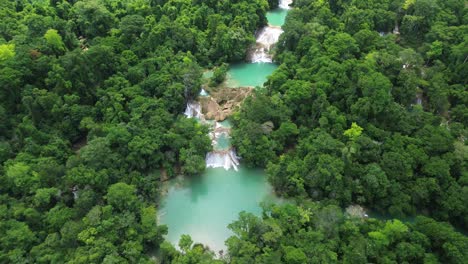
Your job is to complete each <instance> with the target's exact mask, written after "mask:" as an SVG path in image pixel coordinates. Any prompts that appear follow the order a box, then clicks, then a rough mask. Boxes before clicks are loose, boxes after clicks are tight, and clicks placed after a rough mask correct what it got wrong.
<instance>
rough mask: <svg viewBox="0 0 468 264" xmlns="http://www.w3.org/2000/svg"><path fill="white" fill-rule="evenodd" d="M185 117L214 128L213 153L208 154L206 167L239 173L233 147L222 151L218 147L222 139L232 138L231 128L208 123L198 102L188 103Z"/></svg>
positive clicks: (237, 158)
mask: <svg viewBox="0 0 468 264" xmlns="http://www.w3.org/2000/svg"><path fill="white" fill-rule="evenodd" d="M207 96H209V95H207ZM184 115H185V116H186V117H188V118H197V119H198V120H200V122H202V123H203V124H208V125H211V126H212V131H211V133H210V137H211V145H212V146H213V151H211V152H208V153H207V154H206V158H205V162H206V167H207V168H224V169H225V170H229V169H231V168H233V169H234V170H236V171H237V169H238V166H239V157H238V156H237V153H236V150H235V149H234V148H233V147H231V146H227V147H226V148H221V149H220V148H218V147H217V146H218V143H219V141H220V139H221V138H222V137H224V138H226V139H229V138H230V133H231V128H230V127H226V126H223V124H222V123H220V122H215V123H214V125H213V124H210V122H207V121H206V119H205V115H203V113H202V110H201V105H200V103H199V102H196V101H189V102H187V107H186V108H185V112H184Z"/></svg>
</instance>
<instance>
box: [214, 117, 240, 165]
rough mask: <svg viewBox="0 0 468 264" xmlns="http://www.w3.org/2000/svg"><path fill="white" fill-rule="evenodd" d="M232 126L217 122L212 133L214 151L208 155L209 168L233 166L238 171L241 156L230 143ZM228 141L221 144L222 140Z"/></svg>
mask: <svg viewBox="0 0 468 264" xmlns="http://www.w3.org/2000/svg"><path fill="white" fill-rule="evenodd" d="M230 133H231V128H230V127H226V126H223V124H222V123H220V122H216V123H215V125H214V128H213V130H212V132H211V134H210V136H211V144H212V145H213V151H211V152H209V153H208V154H207V155H206V167H208V168H221V167H222V168H224V169H225V170H229V169H230V168H233V169H234V170H236V171H237V167H238V166H239V157H238V156H237V153H236V150H235V149H234V148H233V147H232V146H231V144H230V143H229V138H230ZM223 140H224V141H226V142H225V144H224V145H223V144H221V143H222V142H221V141H223Z"/></svg>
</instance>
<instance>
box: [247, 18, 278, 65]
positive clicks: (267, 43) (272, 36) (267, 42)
mask: <svg viewBox="0 0 468 264" xmlns="http://www.w3.org/2000/svg"><path fill="white" fill-rule="evenodd" d="M282 33H283V30H282V29H281V27H275V26H266V27H264V28H262V30H260V32H259V33H258V35H257V44H256V47H255V49H254V50H253V52H252V53H251V55H250V61H252V62H253V63H257V62H267V63H271V62H272V57H271V55H270V54H269V52H270V48H271V47H272V46H273V45H274V44H275V43H276V42H278V39H279V36H280V35H281V34H282Z"/></svg>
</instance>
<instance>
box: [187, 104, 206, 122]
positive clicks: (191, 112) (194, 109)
mask: <svg viewBox="0 0 468 264" xmlns="http://www.w3.org/2000/svg"><path fill="white" fill-rule="evenodd" d="M184 115H185V116H186V117H188V118H198V119H200V120H202V121H203V120H205V117H204V115H203V114H202V111H201V105H200V103H199V102H197V101H188V102H187V107H186V108H185V112H184Z"/></svg>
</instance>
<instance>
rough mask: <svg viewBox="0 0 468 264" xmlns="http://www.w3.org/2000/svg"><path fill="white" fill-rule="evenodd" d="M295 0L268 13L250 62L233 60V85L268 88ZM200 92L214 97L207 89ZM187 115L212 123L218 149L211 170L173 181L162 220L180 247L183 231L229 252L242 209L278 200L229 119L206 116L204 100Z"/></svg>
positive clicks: (251, 209)
mask: <svg viewBox="0 0 468 264" xmlns="http://www.w3.org/2000/svg"><path fill="white" fill-rule="evenodd" d="M291 2H292V1H287V0H281V1H280V8H278V9H276V10H273V11H271V12H268V13H267V18H268V21H269V23H270V25H268V26H266V27H264V28H263V29H261V30H259V31H258V33H257V34H256V39H257V43H256V45H255V47H254V48H253V49H252V51H251V52H250V54H249V61H250V62H248V63H239V64H233V65H231V66H230V69H229V71H228V76H227V81H226V84H227V86H228V87H231V88H237V87H247V86H249V87H257V86H263V83H264V82H265V81H266V79H267V77H268V76H269V75H270V74H271V73H272V72H273V71H274V70H275V69H276V67H277V65H276V64H274V63H273V58H272V54H271V53H270V52H271V49H272V47H273V45H274V44H275V43H276V42H277V41H278V38H279V36H280V35H281V33H282V32H283V30H282V29H281V27H280V26H281V25H282V24H283V23H284V19H285V17H286V14H287V9H288V8H289V6H288V5H289V4H290V3H291ZM200 96H203V97H208V96H210V95H209V94H208V93H207V92H206V91H205V90H202V91H201V93H200ZM184 114H185V115H186V116H187V117H188V118H196V119H197V120H199V121H200V122H201V123H204V124H208V125H210V126H211V132H210V137H211V140H212V145H213V150H212V151H211V152H209V153H208V154H207V156H206V167H207V169H206V170H205V172H204V173H203V174H202V175H200V176H198V177H191V178H190V177H185V178H178V179H175V180H171V181H169V182H168V183H167V184H168V186H167V194H166V195H165V196H164V197H163V199H162V203H161V207H160V208H159V215H158V217H159V221H160V223H162V224H166V225H167V226H168V227H169V233H168V235H167V237H166V239H167V240H168V241H170V242H171V243H173V244H174V245H176V246H177V243H178V241H179V238H180V236H181V235H182V234H189V235H190V236H191V237H192V239H193V241H194V242H195V243H203V244H204V245H206V246H208V247H209V248H211V249H212V250H214V251H215V252H219V251H220V250H224V251H225V250H226V246H225V245H224V241H225V240H226V239H227V238H228V237H229V236H231V235H232V232H231V231H230V230H229V229H228V228H227V226H228V224H230V223H232V222H233V221H235V220H236V219H237V217H238V214H239V212H241V211H247V212H251V213H254V214H257V215H259V214H260V213H261V207H260V203H261V202H264V201H265V202H277V201H279V199H278V198H277V197H275V196H274V194H273V191H272V188H271V186H270V185H269V183H268V182H267V180H266V177H265V173H264V171H263V170H260V169H250V168H246V167H244V166H242V160H241V159H240V158H239V157H238V156H237V153H236V151H235V149H234V148H233V147H232V145H231V143H230V133H231V125H230V123H229V121H223V122H215V121H214V120H206V118H205V116H204V115H203V113H202V111H201V105H200V103H199V102H196V101H192V102H189V103H188V104H187V108H186V110H185V112H184Z"/></svg>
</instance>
